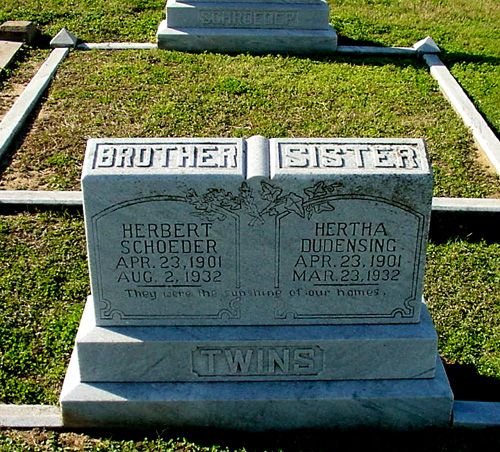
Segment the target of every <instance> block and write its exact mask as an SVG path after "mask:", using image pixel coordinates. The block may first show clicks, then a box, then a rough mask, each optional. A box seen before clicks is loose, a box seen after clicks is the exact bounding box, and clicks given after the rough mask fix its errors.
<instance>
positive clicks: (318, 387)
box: [61, 353, 453, 431]
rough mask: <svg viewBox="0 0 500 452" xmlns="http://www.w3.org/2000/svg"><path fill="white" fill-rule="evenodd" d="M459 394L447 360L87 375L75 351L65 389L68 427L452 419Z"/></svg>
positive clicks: (278, 426)
mask: <svg viewBox="0 0 500 452" xmlns="http://www.w3.org/2000/svg"><path fill="white" fill-rule="evenodd" d="M452 405H453V395H452V392H451V389H450V385H449V383H448V379H447V377H446V374H445V372H444V368H443V366H442V364H441V362H439V363H438V368H437V372H436V376H435V377H434V378H432V379H419V380H371V381H366V380H365V381H361V380H352V381H318V382H310V381H305V382H289V381H287V382H227V383H226V382H224V383H223V382H218V383H82V382H81V381H80V369H79V365H78V360H77V359H76V354H75V353H74V354H73V357H72V359H71V362H70V365H69V368H68V373H67V375H66V379H65V381H64V385H63V389H62V393H61V407H62V414H63V423H64V426H65V427H86V428H87V427H106V428H109V427H126V426H134V427H138V426H141V427H159V426H163V427H212V428H221V429H236V430H250V431H265V430H289V429H308V428H350V427H377V428H387V429H417V428H424V427H446V426H449V424H450V421H451V410H452Z"/></svg>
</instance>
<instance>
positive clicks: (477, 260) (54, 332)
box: [0, 212, 500, 404]
mask: <svg viewBox="0 0 500 452" xmlns="http://www.w3.org/2000/svg"><path fill="white" fill-rule="evenodd" d="M0 250H1V251H0V266H1V268H2V269H3V271H2V272H1V274H0V310H1V312H2V315H1V316H0V364H1V365H0V403H27V404H37V403H44V404H46V403H49V404H56V403H57V400H58V396H59V391H60V387H61V384H62V381H63V378H64V375H65V372H66V367H67V364H68V362H69V357H70V354H71V351H72V348H73V343H74V339H75V335H76V330H77V328H78V324H79V321H80V316H81V313H82V310H83V305H84V303H85V300H86V297H87V295H88V294H89V292H90V288H89V280H88V273H87V262H86V252H85V238H84V226H83V219H82V216H81V215H79V214H74V213H73V214H69V213H65V212H52V213H38V214H27V213H26V214H17V215H12V216H0ZM499 278H500V244H487V243H484V242H482V243H468V242H467V241H463V240H456V241H450V242H449V243H446V244H443V245H437V244H430V245H429V248H428V261H427V272H426V283H425V296H426V300H427V302H428V305H429V308H430V310H431V313H432V317H433V319H434V322H435V323H436V326H437V330H438V334H439V347H440V352H441V354H442V356H443V358H444V360H445V361H446V362H447V363H457V364H464V365H469V366H472V367H473V368H474V369H476V371H477V373H478V374H480V375H483V376H487V377H492V378H496V379H499V378H500V337H499V332H500V300H499V295H498V286H499V283H500V280H499ZM478 389H480V388H478Z"/></svg>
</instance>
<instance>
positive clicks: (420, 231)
mask: <svg viewBox="0 0 500 452" xmlns="http://www.w3.org/2000/svg"><path fill="white" fill-rule="evenodd" d="M268 146H269V147H268ZM248 177H250V178H248ZM83 194H84V209H85V215H86V228H87V237H88V249H89V260H90V270H91V280H92V294H93V296H94V301H95V305H96V322H97V325H182V324H184V325H287V324H288V325H300V324H342V323H351V324H355V323H415V322H418V320H419V314H420V304H421V303H420V300H421V294H422V280H423V269H424V263H425V244H426V237H427V231H428V222H429V217H430V210H431V196H432V176H431V174H430V169H429V165H428V162H427V157H426V153H425V146H424V144H423V142H422V141H421V140H401V139H394V140H388V139H379V140H377V139H370V140H360V139H310V140H300V139H296V140H281V139H275V140H270V142H268V141H267V140H265V139H263V138H252V139H250V140H248V142H245V141H244V140H238V139H217V140H209V139H182V140H181V139H136V140H134V139H127V140H119V139H114V140H91V141H90V142H89V146H88V149H87V155H86V159H85V164H84V173H83Z"/></svg>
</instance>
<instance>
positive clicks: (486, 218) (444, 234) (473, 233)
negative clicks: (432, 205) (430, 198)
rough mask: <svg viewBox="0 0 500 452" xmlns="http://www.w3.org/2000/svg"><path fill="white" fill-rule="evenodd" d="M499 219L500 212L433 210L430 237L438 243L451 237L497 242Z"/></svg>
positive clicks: (498, 239)
mask: <svg viewBox="0 0 500 452" xmlns="http://www.w3.org/2000/svg"><path fill="white" fill-rule="evenodd" d="M499 221H500V212H466V211H464V212H459V211H455V212H453V211H433V212H432V216H431V227H430V231H429V239H430V240H431V241H432V242H434V243H438V244H439V243H446V242H447V241H448V240H450V239H451V238H461V239H464V240H467V241H469V242H480V241H481V240H486V241H487V242H489V243H497V242H498V241H500V234H499V232H498V224H499Z"/></svg>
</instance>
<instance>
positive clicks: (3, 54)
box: [0, 41, 23, 69]
mask: <svg viewBox="0 0 500 452" xmlns="http://www.w3.org/2000/svg"><path fill="white" fill-rule="evenodd" d="M22 46H23V43H22V42H15V41H0V69H5V68H6V67H7V66H8V65H9V64H10V63H11V62H12V61H13V60H14V57H15V55H16V53H17V52H18V51H19V49H20V48H21V47H22Z"/></svg>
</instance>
